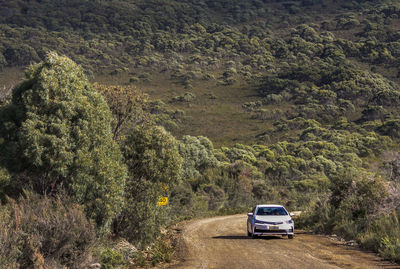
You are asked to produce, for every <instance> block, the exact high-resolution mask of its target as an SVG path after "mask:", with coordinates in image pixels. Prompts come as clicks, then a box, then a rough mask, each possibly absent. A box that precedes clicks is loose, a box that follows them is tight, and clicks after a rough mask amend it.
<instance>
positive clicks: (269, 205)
mask: <svg viewBox="0 0 400 269" xmlns="http://www.w3.org/2000/svg"><path fill="white" fill-rule="evenodd" d="M256 207H284V206H283V205H271V204H266V205H257V206H256Z"/></svg>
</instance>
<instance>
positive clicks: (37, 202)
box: [0, 192, 95, 268]
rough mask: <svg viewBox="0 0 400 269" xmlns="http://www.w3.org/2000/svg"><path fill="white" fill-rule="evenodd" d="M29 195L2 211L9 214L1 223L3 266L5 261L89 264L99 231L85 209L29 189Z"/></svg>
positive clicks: (24, 265)
mask: <svg viewBox="0 0 400 269" xmlns="http://www.w3.org/2000/svg"><path fill="white" fill-rule="evenodd" d="M25 196H26V198H21V199H20V201H18V202H16V201H14V200H10V203H9V204H8V205H7V206H3V207H2V210H1V212H0V215H1V214H3V216H4V215H5V217H4V218H2V220H4V221H2V222H0V246H1V247H0V265H1V263H2V262H3V263H4V261H5V263H6V264H7V263H8V264H9V265H13V264H14V265H18V267H21V268H29V267H33V266H45V267H49V268H62V267H63V266H66V267H68V268H82V267H84V266H85V265H87V263H88V261H89V258H90V252H91V248H92V245H93V243H94V240H95V232H94V227H93V225H92V224H91V223H90V222H89V221H88V220H87V219H86V216H85V214H84V212H83V209H82V208H81V207H80V206H79V205H77V204H73V203H71V202H70V201H69V199H68V198H66V199H65V201H62V199H61V198H60V197H57V198H49V197H41V196H39V195H37V194H33V193H28V192H26V193H25ZM5 207H7V209H5ZM3 216H1V217H3ZM7 246H8V247H7Z"/></svg>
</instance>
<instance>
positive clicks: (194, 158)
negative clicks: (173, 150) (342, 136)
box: [179, 135, 218, 179]
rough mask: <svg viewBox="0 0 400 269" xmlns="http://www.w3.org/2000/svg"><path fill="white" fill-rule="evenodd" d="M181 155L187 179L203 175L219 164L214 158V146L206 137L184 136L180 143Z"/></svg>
mask: <svg viewBox="0 0 400 269" xmlns="http://www.w3.org/2000/svg"><path fill="white" fill-rule="evenodd" d="M179 154H180V155H181V156H182V158H183V165H182V168H183V170H184V175H183V177H184V178H185V179H189V178H195V177H197V176H199V175H200V174H203V173H204V171H205V170H206V169H207V168H213V167H216V166H217V164H218V161H217V159H216V158H215V156H214V146H213V144H212V142H211V141H210V140H209V139H208V138H206V137H204V136H198V137H194V136H188V135H187V136H184V137H183V138H182V141H181V143H179Z"/></svg>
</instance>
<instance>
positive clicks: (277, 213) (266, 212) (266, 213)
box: [256, 207, 288, 216]
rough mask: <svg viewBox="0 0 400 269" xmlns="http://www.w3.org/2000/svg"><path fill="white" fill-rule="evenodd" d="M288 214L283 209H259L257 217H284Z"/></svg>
mask: <svg viewBox="0 0 400 269" xmlns="http://www.w3.org/2000/svg"><path fill="white" fill-rule="evenodd" d="M287 214H288V213H287V212H286V210H285V209H284V208H283V207H259V208H258V209H257V214H256V215H259V216H274V215H275V216H286V215H287Z"/></svg>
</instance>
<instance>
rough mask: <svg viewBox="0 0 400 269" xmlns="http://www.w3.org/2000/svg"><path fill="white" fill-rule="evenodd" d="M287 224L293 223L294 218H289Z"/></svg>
mask: <svg viewBox="0 0 400 269" xmlns="http://www.w3.org/2000/svg"><path fill="white" fill-rule="evenodd" d="M285 222H286V223H287V224H292V223H293V220H291V219H290V220H287V221H285Z"/></svg>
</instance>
